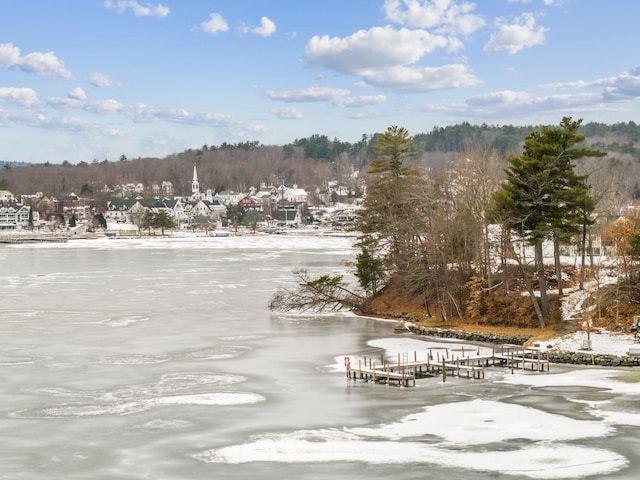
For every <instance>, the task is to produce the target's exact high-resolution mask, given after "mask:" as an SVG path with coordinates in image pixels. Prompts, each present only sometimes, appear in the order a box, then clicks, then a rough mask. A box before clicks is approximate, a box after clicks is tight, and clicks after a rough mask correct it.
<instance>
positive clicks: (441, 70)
mask: <svg viewBox="0 0 640 480" xmlns="http://www.w3.org/2000/svg"><path fill="white" fill-rule="evenodd" d="M363 78H364V79H365V81H366V82H367V83H368V84H369V85H371V86H374V87H379V88H384V89H388V90H395V91H401V92H413V93H418V92H433V91H436V90H448V89H452V88H461V87H469V86H473V85H478V84H479V83H481V82H480V79H478V77H476V76H475V75H474V74H473V72H472V71H471V70H470V69H469V68H468V67H467V66H466V65H460V64H453V65H444V66H442V67H422V68H407V67H402V66H400V67H393V68H389V69H387V70H383V71H378V72H372V73H371V74H367V75H364V76H363Z"/></svg>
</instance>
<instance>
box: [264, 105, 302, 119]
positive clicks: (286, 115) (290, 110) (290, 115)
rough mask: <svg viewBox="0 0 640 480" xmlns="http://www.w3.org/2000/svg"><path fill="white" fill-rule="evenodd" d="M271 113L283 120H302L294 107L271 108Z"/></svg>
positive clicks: (300, 114)
mask: <svg viewBox="0 0 640 480" xmlns="http://www.w3.org/2000/svg"><path fill="white" fill-rule="evenodd" d="M270 111H271V113H273V114H274V115H275V116H276V117H278V118H280V119H284V120H292V119H293V120H298V119H300V118H302V113H301V112H300V111H299V110H298V109H297V108H296V107H282V108H272V109H271V110H270Z"/></svg>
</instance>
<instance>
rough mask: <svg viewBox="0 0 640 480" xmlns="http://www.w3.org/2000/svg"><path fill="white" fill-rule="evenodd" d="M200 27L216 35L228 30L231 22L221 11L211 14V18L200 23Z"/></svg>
mask: <svg viewBox="0 0 640 480" xmlns="http://www.w3.org/2000/svg"><path fill="white" fill-rule="evenodd" d="M200 28H201V29H202V31H203V32H206V33H209V34H211V35H215V34H217V33H219V32H227V31H228V30H229V24H228V23H227V22H226V20H225V19H224V18H222V15H220V14H219V13H212V14H210V15H209V20H207V21H206V22H202V23H201V24H200Z"/></svg>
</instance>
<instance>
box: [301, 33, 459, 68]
mask: <svg viewBox="0 0 640 480" xmlns="http://www.w3.org/2000/svg"><path fill="white" fill-rule="evenodd" d="M451 45H452V43H451V41H450V39H448V38H446V37H443V36H440V35H432V34H430V33H429V32H427V31H425V30H409V29H406V28H402V29H399V30H396V29H394V28H393V27H391V26H385V27H373V28H371V29H370V30H359V31H358V32H356V33H354V34H352V35H349V36H348V37H344V38H339V37H329V36H328V35H324V36H322V37H319V36H314V37H313V38H311V40H310V41H309V43H308V44H307V46H306V47H305V56H306V58H307V61H308V62H309V63H310V64H311V65H313V66H317V67H324V68H329V69H331V70H337V71H339V72H343V73H348V74H356V75H359V74H361V73H362V72H363V71H367V70H372V69H376V70H378V69H384V68H389V67H393V66H398V65H405V64H412V63H416V62H417V61H418V60H420V59H421V58H422V57H423V56H424V55H426V54H428V53H431V52H433V51H434V50H436V49H437V48H447V47H448V46H451Z"/></svg>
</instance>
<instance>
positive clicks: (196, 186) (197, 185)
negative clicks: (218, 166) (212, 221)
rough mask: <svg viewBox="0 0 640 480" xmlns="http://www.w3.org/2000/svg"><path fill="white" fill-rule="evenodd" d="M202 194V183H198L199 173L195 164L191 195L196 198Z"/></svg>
mask: <svg viewBox="0 0 640 480" xmlns="http://www.w3.org/2000/svg"><path fill="white" fill-rule="evenodd" d="M199 193H200V182H198V171H197V170H196V164H195V163H194V164H193V180H191V194H192V195H193V196H196V195H198V194H199Z"/></svg>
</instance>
